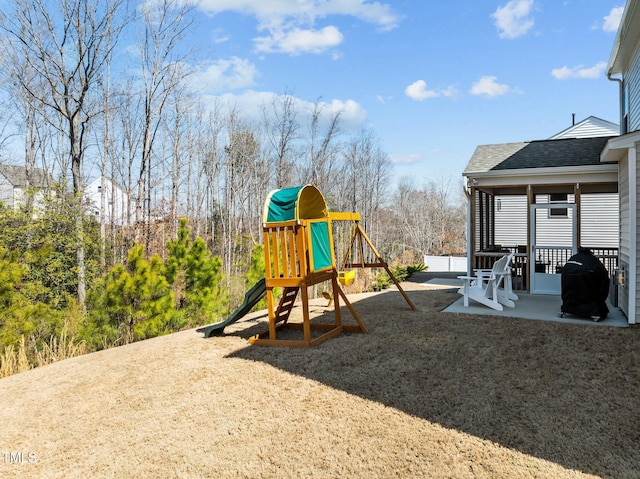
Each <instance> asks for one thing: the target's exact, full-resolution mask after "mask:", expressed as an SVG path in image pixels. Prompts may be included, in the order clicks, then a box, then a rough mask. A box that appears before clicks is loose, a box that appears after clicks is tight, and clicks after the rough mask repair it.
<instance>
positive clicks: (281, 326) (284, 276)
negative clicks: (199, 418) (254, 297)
mask: <svg viewBox="0 0 640 479" xmlns="http://www.w3.org/2000/svg"><path fill="white" fill-rule="evenodd" d="M335 221H350V222H352V224H353V225H354V228H353V236H352V237H351V241H350V244H349V248H348V250H347V252H346V254H345V256H344V259H343V263H342V267H341V268H340V270H338V269H337V268H336V258H335V247H334V239H333V222H335ZM263 240H264V255H265V285H266V296H267V308H268V315H269V329H268V331H266V332H264V333H262V334H258V335H256V336H253V337H252V338H250V339H249V343H251V344H256V345H267V346H315V345H316V344H318V343H321V342H323V341H326V340H327V339H330V338H332V337H335V336H337V335H339V334H341V333H342V332H343V331H349V332H358V333H367V332H368V331H367V328H366V326H365V325H364V323H363V322H362V320H361V319H360V317H359V315H358V313H357V312H356V311H355V309H354V308H353V306H352V305H351V303H350V302H349V300H348V299H347V296H346V294H345V293H344V291H343V290H342V288H341V287H340V285H344V286H348V285H350V284H352V283H353V281H354V280H355V276H356V272H355V269H353V268H384V269H385V270H386V272H387V274H388V275H389V277H390V278H391V280H392V281H393V283H394V284H395V285H396V287H397V288H398V290H399V291H400V292H401V293H402V296H403V297H404V299H405V300H406V302H407V303H408V304H409V307H410V308H411V309H412V310H414V311H415V310H416V307H415V306H414V304H413V303H412V302H411V300H410V299H409V297H408V296H407V295H406V293H405V292H404V290H403V289H402V287H401V286H400V284H399V282H398V281H397V279H396V278H395V276H394V275H393V273H392V272H391V270H390V269H389V266H388V265H387V263H386V262H385V261H384V260H383V259H382V257H381V256H380V254H379V253H378V251H377V250H376V248H375V247H374V246H373V244H372V242H371V240H370V239H369V237H368V236H367V235H366V233H365V231H364V229H363V228H362V226H361V225H360V214H359V213H338V212H329V211H328V208H327V205H326V201H325V199H324V196H323V195H322V193H321V192H320V191H319V190H318V189H317V188H316V187H315V186H314V185H304V186H298V187H293V188H285V189H280V190H274V191H272V192H271V193H270V194H269V195H268V197H267V199H266V201H265V206H264V211H263ZM324 282H329V283H330V284H331V293H330V294H329V295H328V296H329V299H330V303H331V302H333V303H334V305H335V306H334V321H333V322H331V323H319V322H312V321H311V318H310V314H309V293H308V288H309V287H311V286H313V285H316V284H319V283H324ZM275 288H282V296H281V297H280V300H279V302H278V304H276V297H275V295H274V289H275ZM298 295H300V296H301V303H302V316H303V321H302V323H290V322H289V316H290V314H291V310H292V309H293V307H294V304H295V302H296V299H297V297H298ZM340 299H342V301H344V305H345V306H346V307H347V309H348V310H349V312H350V313H351V316H352V317H353V319H354V320H355V322H356V324H355V325H346V324H343V321H342V313H341V309H340ZM287 329H294V330H302V336H303V338H302V339H290V337H291V334H287V333H285V331H286V330H287ZM316 331H319V332H320V334H319V335H318V334H315V337H314V334H313V332H316ZM283 336H285V337H283ZM286 336H288V337H289V338H287V337H286Z"/></svg>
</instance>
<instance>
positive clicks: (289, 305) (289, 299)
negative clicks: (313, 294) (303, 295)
mask: <svg viewBox="0 0 640 479" xmlns="http://www.w3.org/2000/svg"><path fill="white" fill-rule="evenodd" d="M299 289H300V288H285V289H284V292H283V293H282V298H280V304H278V309H277V310H276V314H275V316H276V318H275V319H276V321H275V322H276V323H278V322H280V321H286V320H287V319H289V315H290V314H291V310H292V309H293V305H294V303H295V302H296V297H297V296H298V290H299Z"/></svg>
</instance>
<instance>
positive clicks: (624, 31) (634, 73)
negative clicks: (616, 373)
mask: <svg viewBox="0 0 640 479" xmlns="http://www.w3.org/2000/svg"><path fill="white" fill-rule="evenodd" d="M639 47H640V0H629V1H628V2H627V4H626V6H625V8H624V13H623V14H622V19H621V21H620V26H619V27H618V33H617V35H616V39H615V42H614V44H613V48H612V51H611V57H610V58H609V63H608V65H607V76H608V78H609V79H610V80H613V81H617V82H618V83H619V85H620V97H619V100H620V101H619V105H620V125H621V132H620V133H621V135H620V136H619V137H617V138H612V139H610V140H609V141H608V142H607V144H606V145H605V148H604V150H603V151H602V154H601V156H600V158H601V161H602V162H603V163H614V164H615V163H617V166H618V184H619V195H620V203H619V211H620V252H619V267H620V268H621V269H622V270H624V272H623V273H622V274H620V279H621V281H619V283H622V284H619V285H618V298H619V301H618V305H619V307H620V309H621V310H622V311H623V312H624V313H625V315H626V316H627V318H628V320H629V323H631V324H635V323H637V322H640V264H639V261H638V259H639V258H640V243H639V241H638V240H639V239H640V207H639V201H640V166H639V165H640V48H639Z"/></svg>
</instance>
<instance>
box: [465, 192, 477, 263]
mask: <svg viewBox="0 0 640 479" xmlns="http://www.w3.org/2000/svg"><path fill="white" fill-rule="evenodd" d="M476 194H477V193H476V189H475V188H474V187H473V186H472V187H471V196H470V197H469V203H470V206H469V215H470V218H469V237H468V238H467V241H468V242H469V264H470V268H469V271H468V272H467V273H468V274H471V271H472V269H473V265H474V264H476V250H477V246H476V218H477V211H476V208H477V204H476Z"/></svg>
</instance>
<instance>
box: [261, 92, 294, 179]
mask: <svg viewBox="0 0 640 479" xmlns="http://www.w3.org/2000/svg"><path fill="white" fill-rule="evenodd" d="M262 119H263V122H264V128H265V132H266V136H267V141H268V145H269V147H270V151H269V156H271V158H272V160H271V161H272V168H273V170H274V171H275V185H274V186H275V188H285V187H287V186H291V184H290V183H291V176H292V170H293V166H294V163H295V157H294V155H295V142H296V140H298V129H299V128H300V124H299V123H298V120H297V113H296V99H295V97H294V96H293V95H291V94H290V93H288V92H285V93H284V94H283V95H279V96H276V97H274V98H273V100H272V101H271V104H270V105H269V106H267V105H263V106H262Z"/></svg>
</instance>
